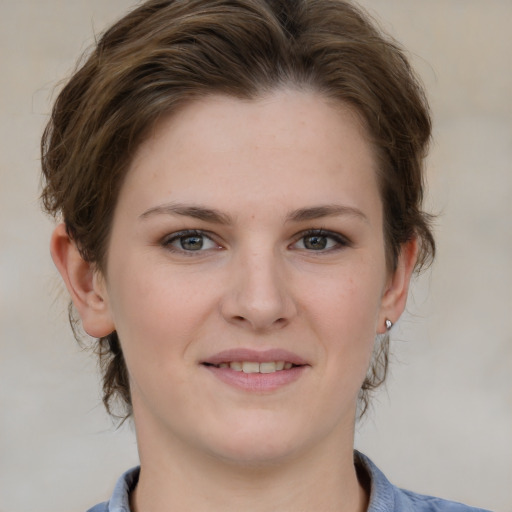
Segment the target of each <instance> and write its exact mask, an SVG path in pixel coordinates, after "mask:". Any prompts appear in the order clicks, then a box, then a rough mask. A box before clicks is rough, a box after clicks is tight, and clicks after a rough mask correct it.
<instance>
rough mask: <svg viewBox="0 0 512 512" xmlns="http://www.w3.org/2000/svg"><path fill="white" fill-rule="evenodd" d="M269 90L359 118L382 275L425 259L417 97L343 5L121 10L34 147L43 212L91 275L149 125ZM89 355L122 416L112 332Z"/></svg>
mask: <svg viewBox="0 0 512 512" xmlns="http://www.w3.org/2000/svg"><path fill="white" fill-rule="evenodd" d="M281 86H291V87H295V88H297V87H298V88H305V89H308V90H314V91H318V92H319V93H321V94H323V95H325V96H327V97H329V98H334V99H336V100H338V101H340V102H343V103H345V104H348V105H350V106H351V107H353V109H354V110H355V111H356V112H358V113H359V115H360V117H361V118H362V119H363V121H364V123H365V125H366V127H367V132H368V134H369V137H370V139H371V142H372V143H373V145H374V147H375V149H376V154H377V158H378V163H379V165H378V168H379V171H378V180H379V186H380V192H381V196H382V200H383V205H384V236H385V242H386V254H387V263H388V267H390V268H391V269H394V268H395V266H396V262H397V258H398V255H399V253H400V250H401V246H402V244H404V243H405V242H407V241H409V240H411V239H413V238H417V239H418V240H419V242H420V253H419V258H418V263H417V268H421V267H422V266H423V265H424V264H425V263H427V262H428V261H429V259H431V258H432V257H433V255H434V251H435V244H434V239H433V236H432V233H431V230H430V228H429V216H428V215H427V214H425V213H424V212H423V211H422V210H421V204H422V196H423V179H424V178H423V160H424V157H425V155H426V151H427V146H428V142H429V139H430V134H431V122H430V116H429V109H428V105H427V101H426V99H425V96H424V93H423V90H422V88H421V86H420V85H419V83H418V80H417V78H416V76H415V74H414V73H413V71H412V70H411V68H410V65H409V63H408V61H407V59H406V57H405V56H404V53H403V51H402V50H401V49H400V48H399V46H398V45H397V44H396V43H395V42H394V41H393V40H392V39H390V38H389V37H387V36H385V35H383V34H382V33H381V32H380V31H379V30H378V29H377V28H376V26H375V24H374V23H373V22H372V21H371V20H370V18H369V17H368V15H366V14H365V13H364V12H362V11H361V10H360V9H358V8H357V7H355V6H354V5H353V4H352V3H350V2H348V1H345V0H208V1H205V0H151V1H148V2H145V3H144V4H142V5H141V6H140V7H138V8H136V9H135V10H133V11H132V12H131V13H129V14H128V15H126V16H125V17H124V18H122V19H121V20H120V21H118V22H117V23H115V24H114V25H113V26H112V27H111V28H110V29H109V30H107V31H106V32H105V33H104V34H103V36H102V37H101V38H100V39H99V40H98V42H97V45H96V47H95V48H94V50H93V51H92V53H91V54H90V55H89V56H88V58H87V59H86V60H85V62H83V63H82V65H81V66H80V67H79V68H78V69H77V71H76V72H75V73H74V74H73V76H72V77H71V79H70V80H69V82H68V83H67V85H66V86H65V87H64V88H63V90H62V91H61V93H60V94H59V96H58V98H57V100H56V102H55V105H54V108H53V111H52V115H51V119H50V121H49V123H48V125H47V127H46V130H45V132H44V135H43V138H42V143H41V148H42V170H43V174H44V178H45V185H44V189H43V192H42V202H43V205H44V208H45V210H46V211H47V212H49V213H51V214H53V215H54V216H57V215H62V217H63V219H64V222H65V224H66V228H67V231H68V234H69V235H70V237H71V238H72V239H73V240H74V242H75V243H76V244H77V247H78V248H79V250H80V252H81V254H82V256H83V258H84V259H86V260H87V261H89V262H91V263H93V264H95V265H96V266H97V268H98V269H99V270H100V271H103V270H104V263H105V252H106V247H107V242H108V238H109V233H110V230H111V227H112V218H113V212H114V209H115V206H116V201H117V197H118V194H119V190H120V187H121V185H122V182H123V178H124V176H125V174H126V171H127V169H128V167H129V164H130V162H131V159H132V157H133V155H134V153H135V151H136V150H137V149H138V147H139V145H140V144H141V142H142V141H143V140H144V138H145V137H146V136H147V133H148V131H149V130H150V129H151V127H153V126H154V125H155V123H156V122H157V120H158V119H159V118H161V117H162V116H165V115H169V114H172V113H173V112H175V111H176V110H177V109H178V108H179V107H181V106H183V105H184V104H186V103H189V102H191V101H193V100H194V99H197V98H199V97H203V96H205V95H209V94H212V93H221V94H227V95H231V96H235V97H239V98H248V99H250V98H256V97H258V96H260V95H262V94H264V93H265V92H268V91H271V90H272V89H275V88H277V87H281ZM70 311H72V309H70ZM381 341H382V343H381V344H379V345H378V346H379V348H378V350H377V351H376V354H375V355H374V361H373V362H372V365H371V367H370V370H369V372H368V375H367V378H366V380H365V382H364V384H363V387H362V389H361V403H362V410H363V411H364V410H365V409H366V407H367V405H368V394H369V391H370V390H372V389H374V388H376V387H377V386H378V385H380V384H381V383H382V382H383V381H384V378H385V375H386V369H387V359H388V339H387V337H385V338H384V340H381ZM97 348H98V353H99V356H100V363H101V367H102V370H103V402H104V404H105V406H106V408H107V410H108V411H109V412H112V408H111V405H112V403H113V400H114V399H115V398H116V397H120V398H121V399H122V401H123V402H124V404H125V405H126V407H127V410H126V416H129V415H130V414H131V397H130V389H129V381H128V372H127V369H126V365H125V362H124V359H123V353H122V350H121V344H120V342H119V339H118V336H117V334H116V332H113V333H112V334H110V335H109V336H106V337H104V338H101V339H99V340H98V344H97Z"/></svg>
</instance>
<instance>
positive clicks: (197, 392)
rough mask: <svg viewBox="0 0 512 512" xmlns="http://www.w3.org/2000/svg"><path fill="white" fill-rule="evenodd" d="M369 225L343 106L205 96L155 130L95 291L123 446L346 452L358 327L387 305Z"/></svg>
mask: <svg viewBox="0 0 512 512" xmlns="http://www.w3.org/2000/svg"><path fill="white" fill-rule="evenodd" d="M382 226H383V219H382V203H381V199H380V196H379V190H378V186H377V181H376V170H375V159H374V157H373V154H372V149H371V147H370V145H369V143H368V142H367V141H366V139H365V135H364V130H363V128H362V127H361V123H360V122H359V121H358V118H357V116H356V115H355V114H354V113H353V112H351V110H350V109H348V108H347V107H344V106H343V105H337V104H333V103H330V102H329V101H327V100H326V99H324V98H323V97H322V96H319V95H316V94H313V93H306V92H296V91H278V92H274V93H272V94H271V95H268V96H265V97H262V98H260V99H257V100H252V101H242V100H239V99H234V98H230V97H223V96H213V97H209V98H207V99H204V100H201V101H197V102H195V103H193V104H191V105H189V106H186V107H185V108H183V110H181V111H180V112H179V113H178V114H176V115H174V116H172V117H170V118H169V119H166V120H164V121H163V122H161V123H160V124H159V125H158V126H157V127H156V129H155V130H154V132H153V134H152V135H151V137H150V138H149V139H148V140H147V141H146V142H145V143H143V145H142V146H141V147H140V149H139V151H138V153H137V155H136V157H135V159H134V161H133V163H132V165H131V168H130V169H129V171H128V174H127V178H126V181H125V182H124V184H123V186H122V189H121V191H120V195H119V200H118V204H117V207H116V211H115V215H114V220H113V228H112V233H111V240H110V245H109V248H108V257H107V265H106V272H105V276H104V279H101V278H100V279H98V280H97V283H96V287H97V290H98V293H99V294H101V295H102V297H103V300H104V301H105V304H106V307H107V308H108V315H109V318H110V319H111V323H112V325H111V328H115V329H116V330H117V332H118V334H119V337H120V340H121V344H122V348H123V351H124V355H125V360H126V364H127V367H128V370H129V374H130V380H131V392H132V399H133V405H134V414H135V424H136V428H137V432H138V436H139V442H140V443H143V442H144V439H143V438H144V437H147V438H148V439H149V438H150V437H151V438H152V439H159V440H160V441H162V440H165V442H166V443H170V444H171V445H173V446H176V447H177V446H180V447H182V448H184V449H189V450H195V451H198V452H202V453H208V454H209V455H212V456H215V457H222V458H225V459H228V460H234V461H245V462H247V461H256V462H261V461H267V460H275V459H276V458H283V457H288V456H291V455H293V454H295V455H297V454H300V453H306V451H308V450H310V449H312V448H315V447H321V446H324V447H326V446H334V445H335V444H336V443H339V442H340V440H343V442H346V443H348V442H350V443H352V436H353V424H354V417H355V410H356V402H357V396H358V392H359V389H360V386H361V384H362V382H363V380H364V377H365V374H366V371H367V368H368V365H369V361H370V357H371V353H372V348H373V343H374V339H375V335H376V333H377V332H382V331H383V325H384V321H385V318H386V317H387V316H389V317H391V318H393V316H392V315H393V314H394V315H395V318H393V320H395V319H396V315H398V314H399V313H400V312H399V311H398V309H399V308H400V306H397V305H396V302H397V301H396V297H395V295H397V293H396V291H395V290H394V289H395V287H396V286H395V284H394V283H395V279H394V277H393V276H390V275H389V274H388V272H387V270H386V260H385V248H384V239H383V227H382ZM393 308H395V309H393ZM397 308H398V309H397ZM86 327H87V326H86ZM105 334H106V333H105ZM148 442H149V441H148Z"/></svg>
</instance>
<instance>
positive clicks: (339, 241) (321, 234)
mask: <svg viewBox="0 0 512 512" xmlns="http://www.w3.org/2000/svg"><path fill="white" fill-rule="evenodd" d="M348 245H349V242H348V240H347V239H346V238H345V237H343V236H342V235H340V234H338V233H333V232H330V231H324V230H323V229H311V230H309V231H307V232H306V233H302V236H301V238H299V240H297V242H295V244H294V247H295V248H296V249H303V250H306V251H329V250H334V249H339V248H342V247H345V246H348Z"/></svg>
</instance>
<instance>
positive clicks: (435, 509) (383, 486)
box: [88, 451, 489, 512]
mask: <svg viewBox="0 0 512 512" xmlns="http://www.w3.org/2000/svg"><path fill="white" fill-rule="evenodd" d="M354 456H355V463H356V467H357V469H358V473H359V474H361V473H362V474H363V475H364V474H366V478H368V480H369V481H370V504H369V506H368V510H367V512H489V511H488V510H484V509H481V508H474V507H468V506H466V505H462V504H461V503H456V502H454V501H447V500H443V499H441V498H434V497H432V496H424V495H423V494H416V493H414V492H411V491H404V490H403V489H399V488H398V487H396V486H394V485H393V484H392V483H391V482H390V481H389V480H388V479H387V478H386V477H385V476H384V474H383V473H382V472H381V471H380V470H379V469H378V468H377V466H375V464H374V463H373V462H372V461H371V460H370V459H369V458H368V457H366V456H365V455H363V454H362V453H359V452H357V451H356V452H355V453H354ZM139 471H140V468H139V467H136V468H133V469H130V470H129V471H127V472H126V473H124V475H122V476H121V478H119V480H118V481H117V484H116V486H115V488H114V492H113V494H112V497H111V498H110V500H109V501H108V502H105V503H100V504H99V505H96V506H95V507H93V508H91V509H89V511H88V512H130V492H131V491H132V490H133V489H134V488H135V486H136V485H137V481H138V479H139ZM319 512H320V511H319Z"/></svg>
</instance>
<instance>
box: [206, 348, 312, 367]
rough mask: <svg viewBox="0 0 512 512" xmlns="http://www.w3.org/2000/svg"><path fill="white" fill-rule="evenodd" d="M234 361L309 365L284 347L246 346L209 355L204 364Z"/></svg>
mask: <svg viewBox="0 0 512 512" xmlns="http://www.w3.org/2000/svg"><path fill="white" fill-rule="evenodd" d="M233 361H254V362H255V363H266V362H269V361H284V362H287V363H292V364H294V365H297V366H303V365H307V364H308V362H307V361H306V360H305V359H303V358H302V357H300V356H298V355H297V354H294V353H293V352H290V351H288V350H283V349H269V350H253V349H246V348H235V349H230V350H223V351H222V352H218V353H217V354H214V355H213V356H211V357H208V358H207V359H205V360H204V361H201V363H202V364H212V365H213V364H220V363H231V362H233Z"/></svg>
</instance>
